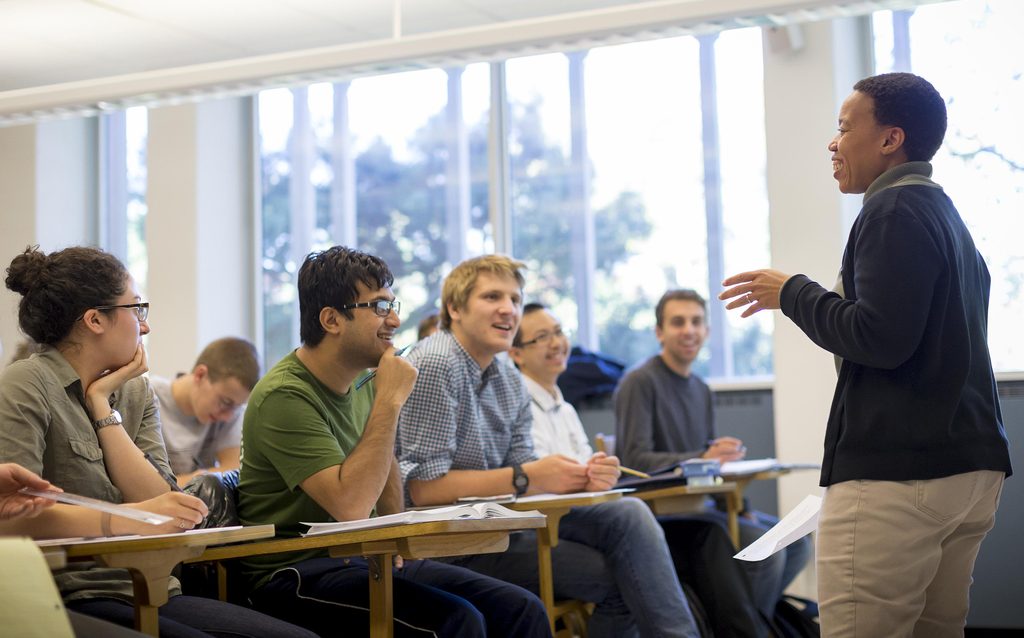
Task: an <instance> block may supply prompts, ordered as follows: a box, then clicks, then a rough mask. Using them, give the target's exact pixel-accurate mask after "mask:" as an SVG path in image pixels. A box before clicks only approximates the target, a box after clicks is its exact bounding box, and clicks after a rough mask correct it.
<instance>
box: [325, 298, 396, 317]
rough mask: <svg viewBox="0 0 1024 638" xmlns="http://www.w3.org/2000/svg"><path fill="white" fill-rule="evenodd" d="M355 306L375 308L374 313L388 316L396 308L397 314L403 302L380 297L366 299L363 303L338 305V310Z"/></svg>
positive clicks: (351, 308)
mask: <svg viewBox="0 0 1024 638" xmlns="http://www.w3.org/2000/svg"><path fill="white" fill-rule="evenodd" d="M355 308H373V313H374V314H375V315H377V316H378V317H387V316H388V315H389V314H391V311H392V310H394V311H395V314H396V315H397V314H398V311H399V310H400V309H401V308H402V302H401V301H398V300H397V299H396V300H395V301H388V300H387V299H378V300H377V301H364V302H362V303H347V304H345V305H344V306H338V310H353V309H355Z"/></svg>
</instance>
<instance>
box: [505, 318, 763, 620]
mask: <svg viewBox="0 0 1024 638" xmlns="http://www.w3.org/2000/svg"><path fill="white" fill-rule="evenodd" d="M509 356H510V357H511V358H512V361H514V362H515V364H516V367H517V368H519V371H520V372H522V374H523V383H524V384H525V385H526V391H527V392H528V393H529V395H530V412H531V413H532V415H533V430H532V432H533V447H534V451H535V452H536V453H537V454H538V455H540V456H546V455H548V454H561V455H563V456H567V457H569V458H572V459H575V460H576V461H578V462H579V463H583V464H585V463H587V462H588V461H589V460H590V459H591V458H593V457H594V450H593V449H592V448H591V447H590V443H588V442H587V434H586V432H585V431H584V430H583V423H582V422H580V417H579V415H578V414H577V413H576V409H575V408H573V407H572V406H571V405H570V404H568V403H566V402H565V400H564V399H563V398H562V392H561V390H559V389H558V384H557V381H558V377H559V375H561V374H562V372H564V371H565V369H566V364H567V361H568V357H569V339H568V338H567V337H566V336H565V334H564V333H563V332H562V324H561V323H560V322H559V321H558V319H556V318H555V317H554V315H552V314H551V313H550V312H548V310H547V309H546V308H545V307H544V306H543V305H542V304H538V303H529V304H526V305H525V306H523V320H522V323H521V324H520V325H519V331H518V332H517V333H516V337H515V340H514V341H513V342H512V349H511V350H510V351H509ZM608 458H609V459H614V458H615V457H614V456H610V457H608ZM658 523H659V524H660V525H661V526H662V529H664V530H665V540H666V542H667V543H668V546H669V549H670V550H671V552H672V559H673V561H674V562H675V567H676V573H677V574H678V575H679V578H680V579H681V580H683V581H684V582H685V583H686V584H687V585H689V586H690V587H691V588H692V589H693V590H694V591H695V592H696V594H697V596H698V598H699V599H700V602H701V603H702V605H703V606H704V608H705V610H706V611H707V613H708V616H709V622H710V624H711V626H712V629H713V631H714V634H715V635H716V636H733V637H735V638H750V637H753V636H767V635H768V626H767V625H766V624H765V622H764V621H763V620H762V619H761V617H760V615H759V614H758V610H757V607H756V606H755V605H754V603H753V600H752V596H751V592H750V584H749V583H748V582H747V576H746V574H745V573H744V572H743V570H742V569H741V568H740V566H739V565H738V564H737V561H735V560H734V559H733V557H732V556H733V554H735V553H736V550H735V548H734V547H733V545H732V540H731V539H730V538H729V535H728V534H727V533H726V531H725V530H724V529H722V528H721V526H719V525H717V524H716V523H713V522H709V521H704V520H698V519H696V518H693V517H686V516H659V517H658Z"/></svg>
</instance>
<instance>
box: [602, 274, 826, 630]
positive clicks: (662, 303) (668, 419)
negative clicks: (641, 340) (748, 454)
mask: <svg viewBox="0 0 1024 638" xmlns="http://www.w3.org/2000/svg"><path fill="white" fill-rule="evenodd" d="M654 315H655V319H656V323H655V334H656V335H657V337H658V341H659V342H660V343H661V352H660V353H658V354H656V355H655V356H653V357H651V358H650V359H648V360H647V361H645V362H644V363H642V364H640V365H638V366H636V367H635V368H633V369H632V370H630V371H629V372H627V373H626V376H625V377H623V379H622V381H621V382H620V383H619V387H618V388H617V389H616V391H615V426H616V433H615V445H616V450H617V451H618V453H619V455H620V456H621V457H622V462H623V463H625V464H626V465H627V466H629V467H633V468H636V469H638V470H644V471H647V470H654V469H657V468H660V467H665V466H666V465H671V464H672V463H678V462H680V461H685V460H687V459H693V458H705V459H718V460H720V461H723V462H726V461H735V460H739V459H741V458H743V455H744V454H745V448H744V447H743V442H742V441H740V440H739V439H737V438H735V437H731V436H718V434H717V432H716V428H715V411H714V396H713V395H712V393H711V388H709V387H708V385H707V384H706V383H705V382H704V380H703V379H701V378H700V377H699V376H697V375H696V374H694V373H693V363H694V361H696V360H697V355H698V354H699V353H700V350H701V348H702V347H703V346H704V341H705V340H706V339H707V337H708V325H707V316H706V302H705V301H704V298H703V297H701V296H700V295H699V294H697V293H696V292H695V291H693V290H670V291H668V292H666V293H665V294H664V295H662V297H661V299H660V300H659V301H658V305H657V307H656V308H655V311H654ZM706 516H707V517H709V518H710V519H713V520H717V521H719V522H720V523H722V525H725V524H726V518H725V513H724V512H722V511H720V510H716V509H714V508H710V509H709V510H708V511H707V513H706ZM777 521H778V519H777V518H775V517H773V516H769V515H768V514H765V513H763V512H758V511H756V510H755V511H748V512H744V513H743V514H742V515H741V516H740V544H741V545H743V546H746V545H748V544H750V543H752V542H753V541H755V540H757V539H758V538H759V537H760V536H761V535H762V534H764V532H765V531H767V530H768V529H769V528H770V527H771V526H772V525H774V524H775V523H776V522H777ZM810 551H811V543H810V538H804V539H801V540H799V541H797V542H796V543H793V544H792V545H790V546H789V547H787V548H786V550H785V552H784V556H783V558H782V559H781V560H782V561H783V562H782V563H781V564H780V562H779V560H780V559H777V558H774V557H773V558H769V559H767V560H766V561H761V562H758V563H745V564H744V568H745V569H747V570H749V571H748V573H749V574H750V583H751V586H752V587H753V588H754V592H755V597H756V600H757V605H758V608H759V609H760V610H761V611H762V612H763V613H764V614H765V615H766V616H767V617H769V618H771V617H772V616H773V615H774V610H775V602H776V601H777V600H778V599H779V597H780V596H781V595H782V593H783V591H785V589H786V587H787V586H788V585H789V583H790V582H792V580H793V579H794V578H796V576H797V574H799V573H800V570H801V569H803V567H804V565H805V564H806V563H807V560H808V558H809V556H810Z"/></svg>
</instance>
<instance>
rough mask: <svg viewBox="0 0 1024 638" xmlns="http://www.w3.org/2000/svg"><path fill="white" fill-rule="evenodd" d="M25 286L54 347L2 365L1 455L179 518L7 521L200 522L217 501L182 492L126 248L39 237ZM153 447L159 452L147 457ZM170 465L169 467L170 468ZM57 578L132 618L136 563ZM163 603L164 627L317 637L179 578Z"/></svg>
mask: <svg viewBox="0 0 1024 638" xmlns="http://www.w3.org/2000/svg"><path fill="white" fill-rule="evenodd" d="M6 284H7V287H8V288H9V289H11V290H12V291H14V292H16V293H18V294H19V295H21V302H20V304H19V306H18V322H19V325H20V326H21V329H22V331H23V332H24V333H25V334H27V335H28V336H29V337H30V338H32V339H33V340H34V341H35V342H36V343H39V344H41V345H42V346H43V348H42V351H41V352H40V353H39V354H37V355H36V356H33V357H30V358H29V359H25V360H23V361H18V362H16V363H14V364H12V365H10V366H8V367H6V368H5V369H4V370H3V371H2V372H0V388H2V391H0V461H3V462H14V463H18V464H19V465H21V466H22V467H24V468H26V469H28V470H30V471H32V472H35V473H36V474H39V475H41V476H42V477H43V478H45V479H46V480H48V481H50V482H51V483H53V484H54V485H58V486H60V487H61V488H63V489H65V490H67V491H69V492H74V493H77V494H81V495H83V496H89V497H92V498H98V499H102V500H105V501H110V502H113V503H127V504H128V506H129V507H138V508H139V509H144V510H146V511H150V512H156V513H158V514H164V515H166V516H170V517H171V521H170V522H169V523H165V524H163V525H149V524H147V523H141V522H137V521H133V520H130V519H125V518H122V517H118V516H111V515H109V514H105V513H101V512H97V511H95V510H92V509H87V508H83V507H75V506H73V505H64V504H57V505H54V506H52V507H48V508H46V509H45V510H43V511H42V512H40V513H39V514H38V515H37V516H35V517H33V518H27V519H17V520H14V521H9V522H8V523H7V524H6V529H5V531H6V532H7V533H14V534H22V535H26V536H31V537H33V538H52V537H66V536H114V535H122V534H144V535H150V534H162V533H171V532H181V531H183V530H186V529H191V528H192V527H194V526H195V525H196V524H197V523H199V522H200V521H202V519H203V516H204V515H205V514H206V512H207V509H206V505H205V504H204V503H203V502H202V501H201V500H199V499H198V498H195V497H193V496H188V495H186V494H182V493H180V492H174V491H171V487H170V485H168V483H167V481H166V480H165V479H164V477H163V476H162V475H161V471H160V470H162V471H163V472H169V468H168V466H167V456H166V453H165V452H164V447H163V441H162V440H161V438H160V416H159V411H158V409H157V405H156V402H155V400H154V398H153V393H152V391H151V390H150V388H149V383H148V381H147V380H146V378H145V377H143V376H142V374H143V373H144V372H145V371H146V369H147V365H146V352H145V350H144V349H143V347H142V336H143V335H145V334H147V333H148V332H149V324H148V323H147V318H148V314H149V304H147V303H144V302H142V300H141V298H140V297H139V293H138V291H137V290H136V287H135V281H134V280H133V279H132V277H131V276H130V275H129V274H128V272H127V270H125V268H124V266H123V265H122V264H121V262H120V261H118V260H117V258H116V257H113V256H111V255H109V254H107V253H105V252H103V251H101V250H98V249H96V248H84V247H72V248H66V249H64V250H61V251H57V252H54V253H51V254H46V253H43V252H41V251H40V250H39V249H38V248H29V249H27V250H26V251H25V252H24V253H22V254H20V255H18V256H17V257H15V258H14V260H13V261H12V262H11V265H10V267H9V268H8V269H7V279H6ZM147 455H148V458H147ZM158 468H159V469H158ZM54 579H55V580H56V582H57V587H58V589H59V590H60V592H61V595H62V596H63V598H64V604H65V606H66V607H68V609H70V610H72V611H78V612H81V613H84V614H88V615H91V616H97V617H100V618H104V619H106V620H109V621H112V622H115V623H117V624H120V625H125V626H131V625H132V624H133V621H134V609H133V607H132V599H133V588H132V580H131V577H130V576H129V574H128V571H127V570H125V569H116V568H109V567H101V566H98V565H97V564H96V563H79V562H72V563H69V564H68V566H67V568H65V569H63V570H61V571H59V572H56V573H55V574H54ZM169 588H170V591H169V594H170V600H169V601H168V602H167V604H165V605H164V606H162V607H161V608H160V612H159V617H160V620H159V628H160V635H161V636H164V637H165V638H170V637H178V636H181V637H188V638H192V637H196V636H207V635H209V634H207V633H206V632H210V634H218V635H223V634H225V633H227V634H230V635H237V636H253V637H254V638H255V637H259V636H271V635H273V636H309V635H310V634H308V633H307V632H305V631H303V630H299V629H298V628H296V627H292V626H290V625H287V624H286V623H282V622H280V621H278V620H275V619H273V618H269V617H267V616H264V615H262V614H260V613H257V612H255V611H252V610H250V609H246V608H243V607H237V606H234V605H229V604H227V603H222V602H219V601H215V600H209V599H206V598H196V597H192V596H181V595H179V594H180V588H179V586H178V583H177V580H176V579H174V578H171V582H170V583H169Z"/></svg>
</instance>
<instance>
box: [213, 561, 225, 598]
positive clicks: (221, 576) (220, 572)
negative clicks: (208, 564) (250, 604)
mask: <svg viewBox="0 0 1024 638" xmlns="http://www.w3.org/2000/svg"><path fill="white" fill-rule="evenodd" d="M214 565H215V566H216V569H217V600H219V601H221V602H224V603H226V602H227V601H228V568H227V567H225V566H224V563H223V561H217V562H215V563H214Z"/></svg>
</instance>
